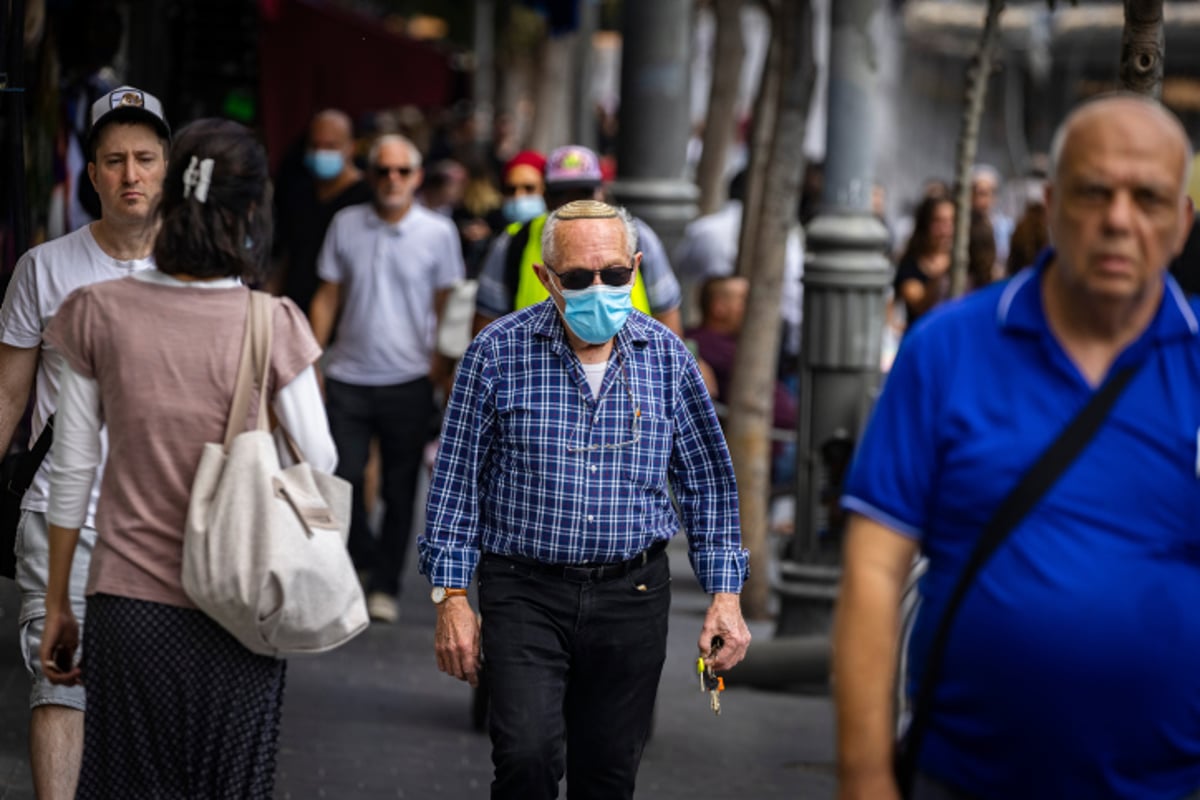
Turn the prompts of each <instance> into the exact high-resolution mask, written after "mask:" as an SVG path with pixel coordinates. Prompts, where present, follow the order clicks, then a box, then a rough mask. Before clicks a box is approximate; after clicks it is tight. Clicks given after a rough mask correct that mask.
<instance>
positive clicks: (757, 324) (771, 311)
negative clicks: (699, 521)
mask: <svg viewBox="0 0 1200 800" xmlns="http://www.w3.org/2000/svg"><path fill="white" fill-rule="evenodd" d="M774 11H775V13H774V14H773V16H772V25H771V45H770V46H771V50H772V51H774V52H776V55H777V56H778V60H777V69H776V70H775V72H776V75H777V82H778V84H779V88H778V93H777V98H778V99H777V104H776V110H775V113H774V114H773V115H772V118H773V124H772V128H773V130H772V132H771V134H772V135H771V137H770V149H769V151H768V152H767V153H766V154H765V161H766V163H765V164H764V165H763V173H764V174H763V181H762V184H761V190H760V192H759V208H760V209H761V212H760V213H759V214H758V215H757V217H756V216H752V215H750V214H744V215H743V217H742V240H743V241H745V240H746V239H747V232H751V233H750V236H752V238H753V241H754V242H755V245H754V249H753V252H754V254H755V255H754V258H753V261H749V259H748V258H747V256H746V252H745V250H744V249H743V250H742V251H741V252H740V253H739V255H738V273H739V274H744V275H747V276H748V277H749V279H750V295H749V297H748V298H747V301H746V318H745V321H744V322H743V324H742V332H741V336H740V337H739V339H738V353H739V358H738V360H737V364H736V365H735V366H734V370H733V379H732V381H731V385H730V390H729V394H730V397H729V399H728V400H729V421H728V423H727V424H726V434H727V436H728V440H729V448H730V454H731V456H732V458H733V467H734V472H735V473H736V474H737V481H738V501H739V503H738V505H739V508H740V512H741V520H742V541H743V544H744V546H745V547H747V548H748V549H749V550H750V580H749V582H748V583H747V584H746V587H745V589H743V591H742V611H743V613H744V614H745V615H746V616H747V617H749V618H751V619H763V618H765V617H767V613H768V609H767V606H768V599H769V591H770V582H769V577H768V576H769V566H770V563H771V553H770V552H769V551H768V549H767V528H768V524H769V503H770V488H771V438H770V434H771V419H772V407H771V404H772V399H773V397H774V388H775V381H776V370H777V355H778V352H779V337H780V333H781V329H782V325H781V319H780V316H779V297H780V295H781V294H782V286H783V270H784V258H785V251H786V248H787V239H788V233H789V232H790V231H791V230H792V228H793V227H794V226H795V225H797V224H799V222H798V220H797V217H796V210H797V203H798V201H799V198H800V183H801V179H802V176H803V174H804V133H805V128H806V126H807V124H808V109H809V105H810V101H811V99H812V93H813V86H814V84H815V83H816V75H817V68H816V62H815V61H814V59H813V13H812V4H811V2H809V1H808V0H799V1H798V0H786V2H783V3H780V4H777V5H776V6H775V8H774ZM769 74H770V71H766V72H764V79H765V78H766V76H767V75H769ZM760 107H761V103H760ZM746 199H747V209H748V208H749V200H750V194H749V188H748V190H747V198H746Z"/></svg>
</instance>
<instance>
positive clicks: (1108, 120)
mask: <svg viewBox="0 0 1200 800" xmlns="http://www.w3.org/2000/svg"><path fill="white" fill-rule="evenodd" d="M1117 122H1121V123H1125V124H1128V125H1129V126H1130V127H1143V128H1146V129H1149V130H1152V131H1153V135H1154V136H1155V138H1156V140H1158V141H1159V142H1161V143H1163V144H1165V145H1167V146H1168V147H1170V148H1172V149H1174V151H1175V153H1177V155H1178V158H1179V160H1180V163H1181V164H1182V165H1183V169H1184V170H1185V172H1184V173H1183V176H1182V177H1183V180H1182V183H1181V187H1182V189H1183V190H1184V191H1186V187H1187V181H1188V176H1189V174H1190V171H1191V165H1192V156H1193V151H1192V143H1191V140H1190V139H1189V138H1188V135H1187V131H1185V130H1184V128H1183V124H1182V123H1180V121H1179V118H1178V117H1176V116H1175V115H1174V114H1173V113H1171V112H1170V111H1169V110H1167V108H1165V107H1164V106H1163V105H1162V103H1160V102H1158V101H1157V100H1155V99H1153V98H1150V97H1146V96H1145V95H1140V94H1133V93H1131V92H1119V93H1114V94H1106V95H1101V96H1099V97H1096V98H1094V99H1092V100H1088V101H1087V102H1085V103H1083V104H1082V105H1079V106H1077V107H1075V108H1074V109H1073V110H1072V111H1071V113H1069V114H1068V115H1067V117H1066V119H1064V120H1063V121H1062V123H1061V124H1060V125H1059V126H1058V129H1057V130H1056V131H1055V132H1054V138H1053V139H1052V140H1051V142H1050V180H1052V181H1055V182H1057V181H1059V180H1060V178H1061V175H1060V170H1061V167H1062V163H1063V158H1064V154H1065V151H1066V150H1067V149H1068V148H1071V147H1072V146H1073V145H1075V144H1076V143H1077V142H1076V141H1075V140H1078V139H1079V138H1080V135H1081V134H1083V135H1086V132H1087V131H1089V130H1092V129H1094V126H1096V125H1112V124H1114V123H1117Z"/></svg>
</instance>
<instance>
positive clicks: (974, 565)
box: [896, 364, 1141, 797]
mask: <svg viewBox="0 0 1200 800" xmlns="http://www.w3.org/2000/svg"><path fill="white" fill-rule="evenodd" d="M1139 366H1141V365H1140V364H1137V365H1133V366H1130V367H1125V368H1124V369H1122V370H1120V371H1118V372H1116V373H1114V374H1113V375H1111V376H1110V377H1109V379H1108V381H1107V382H1105V384H1104V386H1102V387H1101V388H1100V390H1099V391H1098V392H1096V393H1095V394H1094V395H1092V399H1091V400H1089V401H1088V403H1087V405H1086V406H1084V407H1083V409H1082V410H1080V412H1079V413H1078V414H1076V415H1075V418H1074V419H1073V420H1071V422H1070V424H1068V425H1067V427H1066V428H1065V429H1064V430H1063V432H1062V433H1060V434H1059V435H1058V438H1057V439H1055V440H1054V443H1053V444H1051V445H1050V446H1049V447H1047V448H1046V449H1045V450H1044V451H1042V454H1041V456H1039V457H1038V460H1037V462H1035V463H1034V465H1033V466H1032V467H1030V469H1029V471H1028V472H1026V473H1025V474H1024V475H1023V476H1022V477H1021V480H1019V481H1018V482H1017V485H1016V488H1014V489H1013V490H1012V491H1011V492H1009V494H1008V496H1007V497H1005V498H1004V501H1003V502H1002V503H1001V504H1000V507H999V508H997V509H996V513H995V514H994V515H993V516H992V518H991V520H989V521H988V524H987V527H985V528H984V529H983V533H982V534H980V536H979V540H978V542H976V544H975V549H974V550H973V551H971V556H970V558H968V559H967V564H966V566H965V567H964V568H963V571H962V574H961V575H959V577H958V583H956V584H955V586H954V591H953V592H952V593H951V595H950V599H949V600H948V601H947V603H946V608H945V610H944V611H943V612H942V617H941V619H940V620H939V621H938V626H937V628H936V629H935V632H934V635H933V642H932V644H931V645H930V647H929V651H928V655H927V657H926V661H925V671H924V672H923V673H922V675H921V682H920V684H919V685H918V687H917V693H916V695H915V698H914V702H913V711H912V721H911V722H910V724H909V726H908V730H907V731H906V732H905V734H904V739H903V742H902V743H901V747H900V749H899V751H898V753H897V759H896V777H897V780H898V782H899V785H900V790H901V793H902V794H903V795H904V796H906V797H907V796H909V794H910V792H911V788H912V782H913V778H914V777H915V776H916V769H917V755H918V753H919V751H920V748H921V740H922V739H923V738H924V736H925V730H926V728H927V727H928V725H929V716H930V714H929V705H930V703H931V701H932V699H933V691H934V687H936V686H937V683H938V678H939V675H940V673H941V667H942V661H943V659H944V657H945V654H946V644H947V642H948V640H949V638H950V629H951V628H952V627H953V625H954V618H955V615H956V614H957V613H958V609H959V606H961V605H962V601H963V599H964V598H965V597H966V595H967V591H968V590H970V588H971V585H972V584H973V583H974V582H975V576H977V575H978V574H979V571H980V570H981V569H982V568H983V566H984V564H986V563H987V561H988V559H989V558H991V557H992V554H993V553H995V552H996V550H997V548H999V547H1000V545H1001V544H1003V543H1004V540H1005V539H1007V538H1008V535H1009V534H1010V533H1011V532H1012V531H1013V530H1014V529H1015V528H1016V527H1017V525H1018V524H1019V523H1020V522H1021V520H1022V519H1024V518H1025V515H1026V514H1028V513H1029V512H1030V511H1031V510H1032V509H1033V507H1034V506H1035V505H1037V503H1038V501H1040V500H1041V499H1042V497H1043V496H1044V495H1045V494H1046V492H1047V491H1048V490H1049V489H1050V487H1051V486H1053V485H1054V483H1055V482H1056V481H1057V480H1058V479H1059V477H1060V476H1061V475H1062V474H1063V473H1064V472H1066V471H1067V467H1069V466H1070V465H1071V463H1072V462H1073V461H1075V459H1076V457H1078V456H1079V454H1080V453H1082V452H1083V449H1084V448H1085V447H1087V445H1088V443H1089V442H1090V441H1091V440H1092V438H1093V437H1094V436H1095V435H1096V432H1097V431H1099V430H1100V426H1101V425H1103V424H1104V420H1105V418H1106V417H1107V416H1108V412H1109V411H1111V410H1112V407H1113V404H1115V403H1116V402H1117V398H1118V397H1120V395H1121V392H1122V391H1123V390H1124V389H1125V387H1126V386H1127V385H1129V381H1130V380H1131V379H1132V378H1133V376H1134V374H1135V373H1136V372H1137V370H1138V367H1139Z"/></svg>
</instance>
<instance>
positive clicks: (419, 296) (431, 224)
mask: <svg viewBox="0 0 1200 800" xmlns="http://www.w3.org/2000/svg"><path fill="white" fill-rule="evenodd" d="M465 274H466V268H465V267H464V266H463V258H462V245H461V244H460V242H459V238H458V229H457V228H455V226H454V223H453V222H451V221H450V220H448V219H446V218H445V217H443V216H439V215H438V214H435V213H433V212H432V211H430V210H428V209H426V208H424V207H422V206H419V205H415V204H414V205H413V206H412V207H411V208H410V209H409V211H408V213H407V214H405V215H404V218H403V219H402V220H400V221H399V222H398V223H396V224H394V225H390V224H388V223H386V222H384V221H383V220H382V219H380V218H379V215H378V214H376V213H375V209H374V207H372V206H371V205H370V204H363V205H356V206H350V207H349V208H344V209H342V210H341V211H339V212H338V213H337V214H336V215H335V216H334V218H333V221H332V222H331V223H330V224H329V230H328V231H327V232H326V234H325V243H324V245H323V246H322V247H321V255H320V257H319V258H318V259H317V275H318V276H320V278H321V280H323V281H327V282H329V283H336V284H339V285H340V286H341V295H342V310H341V318H340V320H339V322H338V328H337V336H336V338H335V339H334V342H333V346H332V347H330V348H329V355H328V358H327V361H326V363H325V374H326V375H328V376H329V377H331V378H333V379H334V380H339V381H342V382H343V383H350V384H355V385H358V386H388V385H390V384H395V383H405V382H407V381H411V380H416V379H417V378H420V377H422V376H424V375H428V374H429V367H430V364H431V362H432V359H433V346H434V335H435V332H436V328H437V313H436V311H435V309H434V302H433V301H434V296H435V294H436V293H437V292H438V291H439V290H441V289H449V288H450V287H452V286H454V284H455V283H456V282H457V281H459V280H461V279H462V278H463V276H464V275H465Z"/></svg>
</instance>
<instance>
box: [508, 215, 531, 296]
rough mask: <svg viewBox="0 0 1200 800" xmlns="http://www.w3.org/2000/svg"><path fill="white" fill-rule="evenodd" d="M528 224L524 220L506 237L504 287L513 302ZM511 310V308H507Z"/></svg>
mask: <svg viewBox="0 0 1200 800" xmlns="http://www.w3.org/2000/svg"><path fill="white" fill-rule="evenodd" d="M529 225H530V223H528V222H526V223H525V224H524V225H522V226H521V227H520V228H519V229H518V230H517V232H516V233H514V234H513V235H512V236H510V237H509V239H508V249H507V250H506V251H504V287H505V288H506V289H507V290H508V296H509V298H510V299H511V300H512V301H513V302H514V303H515V301H516V297H517V287H518V286H520V284H521V258H522V256H524V255H525V247H526V246H527V245H528V244H529ZM509 310H510V311H511V309H509Z"/></svg>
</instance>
